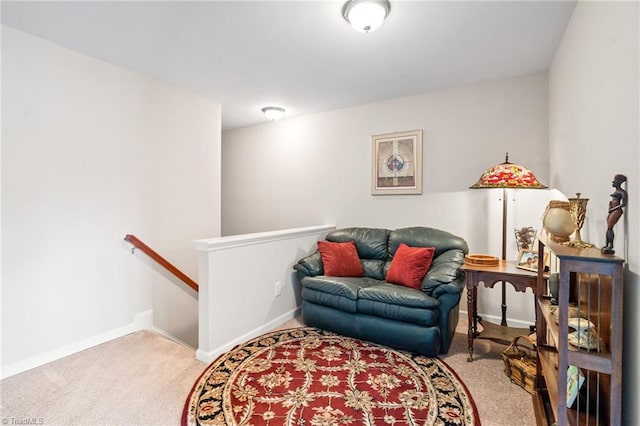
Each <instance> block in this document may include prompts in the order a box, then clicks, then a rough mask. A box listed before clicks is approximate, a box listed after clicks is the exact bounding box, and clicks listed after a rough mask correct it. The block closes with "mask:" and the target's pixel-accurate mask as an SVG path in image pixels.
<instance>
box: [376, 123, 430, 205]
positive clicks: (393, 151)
mask: <svg viewBox="0 0 640 426" xmlns="http://www.w3.org/2000/svg"><path fill="white" fill-rule="evenodd" d="M371 145H372V161H371V163H372V170H371V194H372V195H406V194H422V130H413V131H408V132H397V133H387V134H382V135H374V136H372V137H371Z"/></svg>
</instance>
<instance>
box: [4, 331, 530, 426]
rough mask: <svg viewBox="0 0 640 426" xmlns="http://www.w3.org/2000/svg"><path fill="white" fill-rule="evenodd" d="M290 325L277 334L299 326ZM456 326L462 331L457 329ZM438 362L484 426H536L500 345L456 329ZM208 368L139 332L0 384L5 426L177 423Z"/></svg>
mask: <svg viewBox="0 0 640 426" xmlns="http://www.w3.org/2000/svg"><path fill="white" fill-rule="evenodd" d="M301 325H302V324H300V322H299V321H298V320H291V321H289V322H287V323H285V324H283V325H282V326H281V327H279V329H280V328H291V327H297V326H301ZM460 327H462V326H460ZM460 327H459V330H458V331H460V333H457V334H456V336H455V338H454V340H453V345H452V348H451V350H450V352H449V354H447V355H445V356H442V357H441V359H443V360H444V361H445V362H446V363H447V364H448V365H449V366H450V367H451V368H452V369H453V370H455V371H456V373H457V374H458V375H459V376H460V378H461V379H462V380H463V381H464V383H465V384H466V385H467V387H468V389H469V391H470V392H471V395H472V396H473V399H474V400H475V402H476V405H477V408H478V412H479V415H480V419H481V421H482V424H483V425H485V426H507V425H509V426H511V425H514V424H517V425H525V426H526V425H534V424H535V418H534V414H533V406H532V403H531V397H530V395H529V394H528V393H526V392H525V391H524V390H523V389H521V388H520V387H518V386H517V385H514V384H512V383H511V382H510V381H509V379H508V378H507V377H506V376H505V374H504V373H503V371H502V367H503V366H502V359H501V357H500V353H501V352H502V350H503V349H504V346H500V345H496V344H494V343H491V342H488V341H485V340H477V341H476V343H475V346H474V352H475V357H474V361H473V362H472V363H468V362H467V361H466V358H467V349H466V346H467V343H466V342H467V340H466V330H465V329H464V328H460ZM205 367H206V365H205V364H204V363H202V362H200V361H198V360H196V359H195V358H194V350H193V349H192V348H189V347H186V346H183V345H179V344H176V343H175V342H172V341H170V340H167V339H166V338H165V337H163V336H161V335H159V334H156V333H154V332H151V331H140V332H137V333H133V334H130V335H127V336H124V337H122V338H120V339H116V340H113V341H111V342H107V343H105V344H102V345H99V346H96V347H94V348H91V349H87V350H85V351H82V352H80V353H77V354H74V355H71V356H69V357H66V358H63V359H60V360H58V361H55V362H52V363H50V364H47V365H44V366H41V367H38V368H35V369H33V370H29V371H26V372H24V373H21V374H18V375H15V376H12V377H9V378H7V379H4V380H2V381H1V382H0V400H1V411H0V420H1V421H2V422H3V424H42V425H54V424H56V425H83V426H84V425H177V424H179V423H180V415H181V412H182V408H183V406H184V402H185V399H186V397H187V395H188V394H189V391H190V390H191V387H192V386H193V384H194V383H195V381H196V380H197V378H198V377H199V376H200V374H201V373H202V372H203V371H204V369H205Z"/></svg>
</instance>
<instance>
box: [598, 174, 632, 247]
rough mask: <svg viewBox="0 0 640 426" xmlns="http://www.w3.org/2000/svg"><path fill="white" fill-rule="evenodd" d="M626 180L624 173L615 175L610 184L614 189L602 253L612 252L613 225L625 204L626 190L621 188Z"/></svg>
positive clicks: (622, 211)
mask: <svg viewBox="0 0 640 426" xmlns="http://www.w3.org/2000/svg"><path fill="white" fill-rule="evenodd" d="M626 181H627V177H626V176H625V175H615V176H614V178H613V182H612V183H611V185H612V186H613V187H614V188H615V189H616V190H615V191H614V192H613V194H611V201H609V215H608V216H607V243H606V245H605V246H604V247H602V253H603V254H614V253H615V250H614V249H613V238H614V234H613V227H614V225H615V224H616V223H617V222H618V220H619V219H620V217H621V216H622V214H623V213H624V210H623V208H624V207H626V205H627V191H625V190H624V189H622V184H623V183H624V182H626Z"/></svg>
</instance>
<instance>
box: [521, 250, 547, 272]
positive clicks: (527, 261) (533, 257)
mask: <svg viewBox="0 0 640 426" xmlns="http://www.w3.org/2000/svg"><path fill="white" fill-rule="evenodd" d="M548 260H549V253H545V254H544V259H543V265H546V264H547V261H548ZM539 261H540V259H539V255H538V252H537V251H536V250H525V249H521V250H520V252H519V253H518V262H517V264H516V267H518V268H520V269H526V270H527V271H533V272H538V262H539Z"/></svg>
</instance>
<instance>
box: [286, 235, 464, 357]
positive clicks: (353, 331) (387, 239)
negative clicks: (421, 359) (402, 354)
mask: <svg viewBox="0 0 640 426" xmlns="http://www.w3.org/2000/svg"><path fill="white" fill-rule="evenodd" d="M326 241H328V242H334V243H346V242H351V241H353V242H354V243H355V246H356V250H357V255H358V258H359V262H360V264H361V265H362V272H363V273H362V276H355V277H354V276H329V275H325V270H324V267H323V258H322V256H321V253H320V251H315V252H314V253H312V254H310V255H309V256H306V257H304V258H303V259H300V260H299V261H298V263H297V264H295V265H294V269H295V271H296V275H297V277H298V280H299V282H300V284H301V286H302V291H301V293H302V319H303V321H304V323H305V324H306V325H308V326H313V327H318V328H321V329H325V330H329V331H333V332H336V333H339V334H343V335H346V336H350V337H355V338H359V339H363V340H368V341H372V342H377V343H380V344H383V345H386V346H390V347H394V348H399V349H404V350H408V351H411V352H414V353H418V354H422V355H426V356H433V355H436V354H438V353H447V352H448V350H449V346H450V345H451V340H452V338H453V335H454V333H455V328H456V325H457V323H458V308H459V302H460V295H461V292H462V289H463V287H464V272H463V271H461V270H460V267H461V266H462V264H463V262H464V256H465V254H467V253H468V251H469V249H468V246H467V243H466V242H465V240H464V239H462V238H460V237H458V236H455V235H453V234H451V233H449V232H445V231H442V230H438V229H433V228H427V227H412V228H404V229H397V230H388V229H380V228H346V229H337V230H334V231H331V232H329V233H328V234H327V235H326ZM401 243H404V244H406V245H407V246H409V247H434V249H433V250H432V253H433V255H432V256H433V258H432V261H431V265H430V267H429V269H428V270H427V272H426V274H425V275H424V278H422V280H421V282H418V287H419V288H416V289H414V288H410V287H406V286H404V285H398V284H394V283H390V282H387V281H386V278H387V275H388V272H389V269H390V267H391V265H392V262H393V259H394V255H396V252H397V251H398V248H399V246H400V245H401ZM318 244H319V245H320V244H323V243H322V242H319V243H318ZM396 270H397V268H396Z"/></svg>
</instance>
